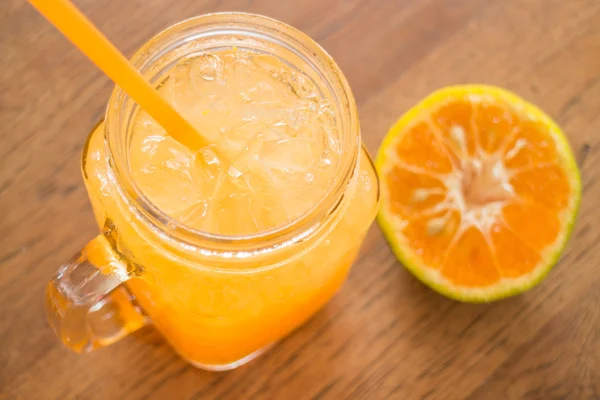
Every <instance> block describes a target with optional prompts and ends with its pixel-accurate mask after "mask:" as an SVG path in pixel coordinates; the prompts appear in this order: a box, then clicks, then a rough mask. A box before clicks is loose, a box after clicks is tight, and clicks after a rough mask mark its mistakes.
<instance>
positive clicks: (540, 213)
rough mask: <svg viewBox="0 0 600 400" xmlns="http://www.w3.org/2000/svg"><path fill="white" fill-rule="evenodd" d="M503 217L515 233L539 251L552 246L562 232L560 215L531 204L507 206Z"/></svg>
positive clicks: (503, 211)
mask: <svg viewBox="0 0 600 400" xmlns="http://www.w3.org/2000/svg"><path fill="white" fill-rule="evenodd" d="M502 217H503V218H504V221H505V222H506V224H507V225H508V226H509V227H510V228H511V230H512V231H513V232H515V233H516V234H517V235H519V237H520V238H521V239H522V240H524V241H525V243H527V244H528V245H529V246H530V247H532V248H533V249H535V250H538V251H542V250H543V249H544V248H546V247H547V246H550V245H551V244H552V243H553V242H554V240H555V239H556V237H557V236H558V235H559V233H560V230H561V221H560V219H559V218H558V215H556V214H555V213H552V212H550V211H549V210H547V209H545V208H544V207H539V206H537V205H535V204H531V203H529V204H528V203H521V204H519V203H517V204H510V205H507V206H506V207H504V209H503V210H502Z"/></svg>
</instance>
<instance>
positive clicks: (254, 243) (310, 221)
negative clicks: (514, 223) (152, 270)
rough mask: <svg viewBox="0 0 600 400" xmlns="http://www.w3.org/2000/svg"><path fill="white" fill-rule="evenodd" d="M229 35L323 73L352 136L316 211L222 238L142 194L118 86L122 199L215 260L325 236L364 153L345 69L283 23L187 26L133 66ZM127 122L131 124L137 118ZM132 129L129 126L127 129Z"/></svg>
mask: <svg viewBox="0 0 600 400" xmlns="http://www.w3.org/2000/svg"><path fill="white" fill-rule="evenodd" d="M223 32H227V33H231V32H235V33H237V34H240V35H242V36H245V35H249V36H254V37H259V38H260V39H263V40H268V41H270V42H273V43H275V44H277V45H279V46H284V47H285V48H286V49H287V50H291V51H293V52H295V53H296V54H297V55H299V56H301V57H302V58H303V60H304V61H307V62H308V63H309V65H310V66H312V67H313V68H316V69H317V70H316V71H315V72H317V73H318V74H319V75H320V78H321V79H324V81H325V83H326V84H327V85H328V88H329V89H330V91H331V95H332V97H333V98H334V99H335V100H336V102H337V103H338V104H337V108H336V113H335V116H336V118H339V119H341V120H342V121H341V122H343V126H344V128H343V129H344V130H345V132H342V133H341V134H344V133H345V134H347V138H346V139H347V146H348V147H347V148H346V149H345V151H342V154H341V157H340V159H339V162H338V170H337V171H336V172H337V173H336V176H335V180H334V183H333V184H332V185H331V186H330V187H329V188H328V190H327V191H326V192H325V193H324V195H323V196H322V197H321V199H320V201H319V202H318V203H317V204H316V205H315V206H314V207H313V208H312V209H311V210H309V211H307V212H306V213H304V214H302V215H301V216H299V217H298V218H296V219H294V220H292V221H290V222H289V223H287V224H285V225H281V226H278V227H275V228H273V229H271V230H265V231H260V232H257V233H254V234H249V235H219V234H214V233H210V232H207V231H201V230H197V229H194V228H192V227H189V226H187V225H185V224H183V223H181V222H179V221H176V220H175V219H173V218H171V217H170V216H168V215H167V214H166V213H164V212H163V211H161V210H160V209H159V208H158V207H156V206H155V205H154V204H152V202H150V200H149V199H148V198H147V197H146V196H145V195H144V194H143V193H142V192H141V191H140V190H139V189H138V188H137V185H136V184H135V182H134V179H133V178H132V176H131V174H130V170H129V167H128V164H127V158H126V156H125V155H124V154H123V153H124V151H120V150H119V149H120V148H121V147H122V144H120V141H119V140H120V135H118V134H117V133H118V132H122V131H125V134H127V128H126V129H122V124H123V123H124V121H123V115H121V114H126V113H124V112H122V108H123V107H124V105H125V104H126V103H127V101H128V100H130V99H129V97H128V96H127V94H125V93H124V92H123V90H122V89H121V88H120V87H118V86H115V88H114V90H113V92H112V94H111V97H110V100H109V103H108V106H107V109H106V115H105V121H106V124H105V138H106V140H105V143H106V151H107V157H108V161H109V170H110V172H111V174H112V175H113V176H112V177H111V178H112V180H113V181H114V182H116V185H115V186H116V188H117V190H118V192H119V195H120V196H121V197H122V198H123V199H124V201H125V203H126V205H127V207H128V208H129V210H130V211H132V212H133V213H134V214H135V216H136V217H137V218H138V219H140V220H141V221H142V222H143V223H144V224H145V225H147V226H149V227H150V228H151V229H152V231H153V232H155V233H157V234H158V235H159V236H160V237H161V238H163V239H167V240H169V241H171V242H172V241H173V240H174V241H176V242H177V243H179V244H182V245H184V247H188V248H190V247H191V248H192V250H196V251H197V250H200V251H208V252H210V254H214V252H213V251H211V249H219V250H223V248H224V247H226V248H230V249H232V250H235V251H236V252H239V251H240V250H251V251H257V250H258V251H261V250H266V249H270V248H273V247H280V246H286V245H288V244H292V243H296V242H298V241H301V240H305V239H306V238H307V237H309V236H312V235H313V234H315V233H316V232H317V231H320V228H321V227H322V226H323V225H325V224H326V223H327V222H329V221H328V220H329V219H332V218H333V216H334V214H335V213H336V210H340V209H342V208H344V207H342V206H343V204H344V203H347V200H348V199H347V198H346V197H347V196H345V192H346V188H347V187H348V185H349V184H350V182H351V180H352V178H353V177H354V175H355V173H356V170H357V166H358V165H357V164H358V154H359V150H360V128H359V122H358V115H357V110H356V104H355V100H354V96H353V95H352V91H351V89H350V86H349V84H348V82H347V80H346V78H345V77H344V75H343V73H342V71H341V70H340V68H339V67H338V66H337V64H336V63H335V61H334V60H333V59H332V58H331V56H330V55H329V54H328V53H327V52H326V51H325V50H324V49H323V48H322V47H321V46H319V45H318V44H317V43H316V42H315V41H314V40H312V39H311V38H310V37H309V36H307V35H306V34H304V33H302V32H301V31H299V30H297V29H296V28H293V27H291V26H289V25H287V24H285V23H283V22H280V21H277V20H275V19H272V18H269V17H265V16H262V15H256V14H248V13H238V12H222V13H213V14H204V15H201V16H198V17H193V18H190V19H187V20H184V21H181V22H179V23H177V24H175V25H172V26H170V27H168V28H166V29H165V30H163V31H162V32H160V33H158V34H157V35H156V36H154V37H153V38H152V39H150V40H149V41H148V42H146V43H145V44H144V45H143V46H142V47H141V48H140V49H139V50H138V51H137V52H136V54H135V55H134V56H133V57H132V59H131V61H132V63H133V65H134V66H135V67H136V68H138V69H140V70H141V71H142V72H144V69H145V68H148V67H149V66H150V65H153V63H156V62H157V60H160V57H161V55H164V54H166V53H167V52H170V51H174V50H175V49H176V48H177V47H178V46H180V45H181V44H182V43H186V42H190V41H193V40H194V39H198V38H199V37H210V35H217V34H218V33H223ZM228 47H230V46H228ZM166 68H169V66H167V67H166ZM323 74H324V76H323ZM129 114H132V113H129ZM124 116H125V117H129V119H131V117H132V115H124ZM127 123H128V122H125V125H126V126H127ZM125 142H127V141H125ZM125 152H126V151H125Z"/></svg>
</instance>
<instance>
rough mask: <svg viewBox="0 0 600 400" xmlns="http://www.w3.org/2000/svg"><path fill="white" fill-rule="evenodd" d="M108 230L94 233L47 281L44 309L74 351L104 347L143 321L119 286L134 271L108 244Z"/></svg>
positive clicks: (122, 288)
mask: <svg viewBox="0 0 600 400" xmlns="http://www.w3.org/2000/svg"><path fill="white" fill-rule="evenodd" d="M110 239H111V236H110V231H107V232H105V233H103V234H100V235H98V236H96V237H95V238H94V239H92V241H90V242H89V243H88V244H87V245H86V246H85V247H84V248H83V250H82V251H81V253H79V254H78V255H76V256H75V257H74V259H73V261H71V262H70V263H68V264H66V265H63V266H62V267H61V268H60V269H59V270H58V272H57V273H56V275H55V276H54V278H53V279H52V280H51V281H50V283H49V284H48V287H47V290H46V312H47V315H48V320H49V321H50V325H51V326H52V328H54V331H55V332H56V334H57V335H58V337H60V338H61V340H62V341H63V343H64V344H65V345H66V346H67V347H68V348H70V349H71V350H74V351H76V352H78V353H87V352H90V351H92V350H94V349H97V348H99V347H104V346H107V345H109V344H111V343H114V342H116V341H117V340H119V339H121V338H123V337H124V336H126V335H127V334H129V333H131V332H133V331H135V330H137V329H139V328H141V327H142V326H143V325H145V324H146V323H147V317H145V316H144V314H143V313H142V311H141V310H140V308H139V307H138V306H137V305H136V303H135V301H134V300H135V299H134V298H133V296H132V295H131V294H130V292H129V290H128V289H127V288H126V287H125V286H124V285H123V283H124V282H125V281H127V280H128V279H129V278H130V277H132V276H133V275H135V274H136V273H138V272H139V271H136V269H137V268H135V267H133V268H132V267H131V265H129V263H128V262H127V261H126V260H125V259H124V257H122V256H120V255H119V253H118V252H117V251H115V247H114V246H112V245H111V240H110Z"/></svg>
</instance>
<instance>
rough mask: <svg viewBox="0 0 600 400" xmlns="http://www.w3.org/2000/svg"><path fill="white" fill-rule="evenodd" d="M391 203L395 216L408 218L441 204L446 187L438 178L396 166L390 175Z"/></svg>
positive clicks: (388, 176) (388, 178)
mask: <svg viewBox="0 0 600 400" xmlns="http://www.w3.org/2000/svg"><path fill="white" fill-rule="evenodd" d="M387 181H388V182H390V186H389V189H390V202H391V207H392V209H393V210H394V213H395V214H398V215H401V216H404V217H408V216H410V215H414V214H417V213H422V212H423V211H425V210H428V209H431V207H433V206H435V205H436V204H439V203H440V202H441V201H443V200H444V198H445V197H446V187H445V186H444V184H443V183H442V181H440V180H439V179H437V178H434V177H432V176H429V175H425V174H419V173H416V172H412V171H409V170H407V169H405V168H402V167H400V166H395V167H394V168H393V169H392V170H391V171H390V172H389V173H388V174H387Z"/></svg>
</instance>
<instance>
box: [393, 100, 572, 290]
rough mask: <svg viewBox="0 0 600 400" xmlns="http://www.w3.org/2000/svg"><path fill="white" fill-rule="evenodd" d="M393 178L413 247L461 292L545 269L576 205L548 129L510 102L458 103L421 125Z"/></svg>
mask: <svg viewBox="0 0 600 400" xmlns="http://www.w3.org/2000/svg"><path fill="white" fill-rule="evenodd" d="M393 153H394V155H395V156H396V157H397V160H396V161H397V162H396V163H395V165H394V167H393V168H391V169H390V170H389V171H388V172H387V173H386V174H385V176H384V181H386V182H387V185H388V202H389V205H390V206H389V207H390V211H391V213H393V214H394V215H397V216H398V218H399V219H400V221H401V222H400V226H401V229H402V235H403V236H404V238H405V239H406V243H407V245H408V247H409V248H410V249H411V250H412V252H413V253H414V254H415V255H416V256H417V257H419V258H420V259H421V260H422V262H423V263H424V264H425V265H426V266H427V267H429V268H432V269H435V270H437V271H439V272H440V274H441V275H442V276H443V277H444V278H445V279H446V280H448V281H450V282H451V283H452V284H455V285H460V286H465V287H472V288H475V287H487V286H491V285H494V284H497V283H499V282H500V280H501V279H503V278H518V277H520V276H523V275H526V274H528V273H530V272H531V271H533V269H534V268H535V267H536V266H537V265H539V263H540V262H542V258H543V256H544V251H545V250H546V249H548V248H549V246H551V245H553V244H554V243H555V242H556V240H557V239H558V237H559V235H560V232H561V231H562V229H563V228H562V226H561V224H562V222H561V219H560V215H561V211H563V210H565V209H566V208H567V207H568V206H569V199H570V197H571V196H572V195H571V192H572V189H571V184H570V182H569V180H568V177H567V173H566V172H565V170H564V169H563V167H562V166H561V164H560V159H559V155H558V154H559V152H558V150H557V147H556V142H555V140H554V138H553V137H552V136H551V134H550V132H549V128H548V127H547V126H546V125H544V124H542V123H539V122H535V121H531V120H530V119H529V118H528V117H527V116H526V115H523V114H522V113H520V112H518V111H515V109H513V108H512V107H511V106H510V105H509V104H506V103H504V102H503V101H501V100H493V101H488V99H486V100H485V101H482V100H481V99H474V100H471V99H468V98H455V99H451V100H448V101H447V102H446V103H444V104H441V105H439V106H437V107H436V109H434V110H430V111H429V112H428V115H425V116H423V117H422V118H421V119H419V120H417V121H415V122H414V123H412V125H411V126H410V127H409V128H407V129H405V131H404V132H403V133H402V134H401V135H400V139H399V140H398V141H397V143H396V144H395V147H394V150H393Z"/></svg>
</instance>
